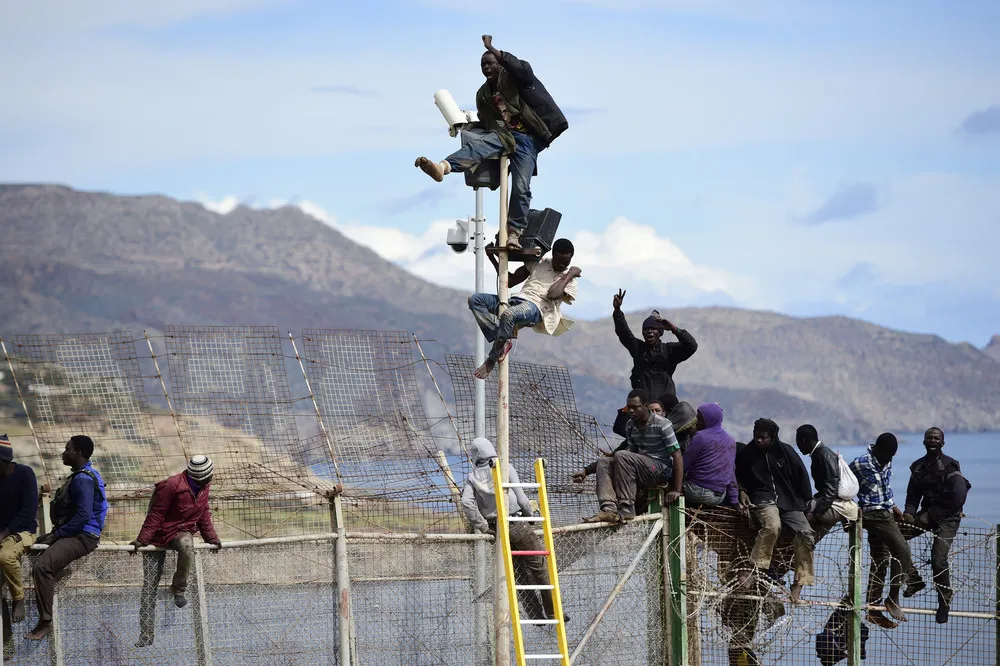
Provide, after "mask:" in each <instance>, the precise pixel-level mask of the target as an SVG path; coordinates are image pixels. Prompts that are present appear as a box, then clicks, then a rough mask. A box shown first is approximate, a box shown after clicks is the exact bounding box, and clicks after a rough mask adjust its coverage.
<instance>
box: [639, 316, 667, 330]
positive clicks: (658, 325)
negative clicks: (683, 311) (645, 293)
mask: <svg viewBox="0 0 1000 666" xmlns="http://www.w3.org/2000/svg"><path fill="white" fill-rule="evenodd" d="M642 328H643V330H645V329H647V328H654V329H656V330H658V331H662V330H664V329H666V326H664V325H663V322H662V321H660V320H659V319H656V318H655V317H653V316H652V315H650V316H648V317H646V318H645V319H643V320H642Z"/></svg>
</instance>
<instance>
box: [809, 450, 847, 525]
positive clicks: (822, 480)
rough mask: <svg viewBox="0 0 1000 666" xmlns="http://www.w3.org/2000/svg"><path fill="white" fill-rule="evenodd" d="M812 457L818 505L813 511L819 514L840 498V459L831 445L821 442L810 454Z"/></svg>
mask: <svg viewBox="0 0 1000 666" xmlns="http://www.w3.org/2000/svg"><path fill="white" fill-rule="evenodd" d="M809 457H810V458H811V459H812V464H811V465H810V468H811V469H812V478H813V483H814V484H816V495H815V496H814V498H815V499H816V506H815V507H813V513H815V514H817V515H819V514H821V513H823V512H824V511H826V510H827V509H829V508H830V507H831V506H832V505H833V503H834V502H836V501H837V500H838V499H840V494H839V492H838V490H839V489H840V461H839V460H838V459H837V454H836V453H835V452H834V451H833V449H831V448H830V447H829V446H826V445H825V444H823V442H820V443H819V444H817V445H816V448H815V449H813V451H812V453H810V454H809Z"/></svg>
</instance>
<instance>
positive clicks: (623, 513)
mask: <svg viewBox="0 0 1000 666" xmlns="http://www.w3.org/2000/svg"><path fill="white" fill-rule="evenodd" d="M648 402H649V399H648V398H647V396H646V394H645V393H643V392H642V391H639V390H634V391H632V392H631V393H629V394H628V401H627V402H626V409H627V410H628V413H629V422H628V424H627V425H626V426H625V441H626V444H627V445H626V448H621V447H619V448H618V450H616V451H615V453H614V455H613V456H601V458H600V459H599V460H598V461H597V467H596V470H597V500H598V502H600V508H601V510H600V511H599V512H598V513H596V514H594V515H593V516H590V517H588V518H584V522H588V523H600V522H608V523H617V522H621V521H629V520H632V519H633V518H635V513H636V509H635V498H636V495H637V493H646V492H647V491H648V490H649V489H650V488H655V487H657V486H661V485H664V484H666V483H669V484H670V490H669V491H668V492H667V494H666V498H665V499H666V501H667V502H668V503H670V502H674V501H676V500H677V498H678V497H680V496H681V493H682V492H683V489H682V479H683V478H684V461H683V459H682V458H681V449H680V446H679V445H678V444H677V437H675V436H674V429H673V426H671V425H670V421H669V420H668V419H667V418H665V417H663V416H658V415H656V414H653V413H652V412H651V411H650V410H649V406H648ZM587 472H588V470H587V469H584V470H582V471H580V472H576V473H575V474H574V475H573V481H574V482H576V483H583V480H584V479H585V478H587Z"/></svg>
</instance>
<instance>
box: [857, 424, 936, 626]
mask: <svg viewBox="0 0 1000 666" xmlns="http://www.w3.org/2000/svg"><path fill="white" fill-rule="evenodd" d="M898 448H899V442H897V441H896V436H895V435H893V434H892V433H891V432H884V433H882V434H881V435H879V436H878V439H876V440H875V444H874V445H872V446H871V447H870V448H869V449H868V453H866V454H865V455H863V456H860V457H859V458H855V459H854V461H853V462H851V471H852V472H854V476H856V477H857V479H858V485H859V487H860V490H858V505H859V506H860V507H861V515H862V518H863V520H862V521H861V526H862V527H863V528H864V529H865V530H867V531H868V546H869V548H870V550H871V558H872V566H871V570H870V572H869V575H868V594H867V601H866V603H867V604H868V605H878V603H879V602H880V601H881V599H882V591H883V589H884V588H885V573H886V568H889V569H890V571H891V574H892V578H891V579H890V581H889V596H888V597H887V598H886V600H885V608H886V610H888V611H889V614H890V615H892V616H893V617H894V618H896V619H897V620H903V621H905V620H906V615H905V614H904V613H903V609H902V608H900V607H899V588H900V586H902V585H903V584H904V583H906V584H907V587H906V596H908V597H909V596H912V595H914V594H916V593H917V592H919V591H920V590H922V589H924V588H925V587H927V584H926V583H925V582H924V581H923V580H921V578H920V572H919V571H917V568H916V567H915V566H913V558H912V556H911V555H910V547H909V546H908V545H907V544H906V539H904V538H903V534H902V532H900V531H899V526H898V525H897V524H896V521H897V520H899V521H901V520H902V519H903V512H902V511H900V510H899V507H898V506H896V503H895V502H894V501H893V498H892V486H891V485H890V484H891V481H892V458H893V456H895V455H896V451H897V450H898ZM868 621H869V622H871V623H873V624H877V625H878V626H880V627H882V628H884V629H894V628H896V627H897V626H899V625H898V624H897V623H896V622H893V621H892V620H890V619H889V618H887V617H886V616H885V615H883V614H882V612H881V611H875V610H873V611H869V612H868Z"/></svg>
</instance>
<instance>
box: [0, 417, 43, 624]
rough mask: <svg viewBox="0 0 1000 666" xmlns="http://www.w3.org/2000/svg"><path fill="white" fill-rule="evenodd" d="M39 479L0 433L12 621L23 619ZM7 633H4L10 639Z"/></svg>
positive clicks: (0, 511) (0, 506) (1, 529)
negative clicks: (24, 567)
mask: <svg viewBox="0 0 1000 666" xmlns="http://www.w3.org/2000/svg"><path fill="white" fill-rule="evenodd" d="M37 512H38V482H37V481H36V480H35V471H34V470H33V469H31V467H29V466H28V465H21V464H20V463H16V462H14V447H12V446H11V444H10V440H9V439H8V438H7V435H0V569H2V570H3V581H0V587H2V583H3V582H6V583H7V587H8V588H10V598H11V601H13V602H14V607H13V609H12V610H11V621H12V622H23V621H24V580H23V578H22V577H21V557H22V556H23V555H24V553H25V552H27V550H28V549H29V548H31V544H33V543H35V530H37V529H38V523H37V522H36V520H35V515H36V514H37ZM9 638H10V636H9V635H6V636H4V639H5V640H6V639H9Z"/></svg>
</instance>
